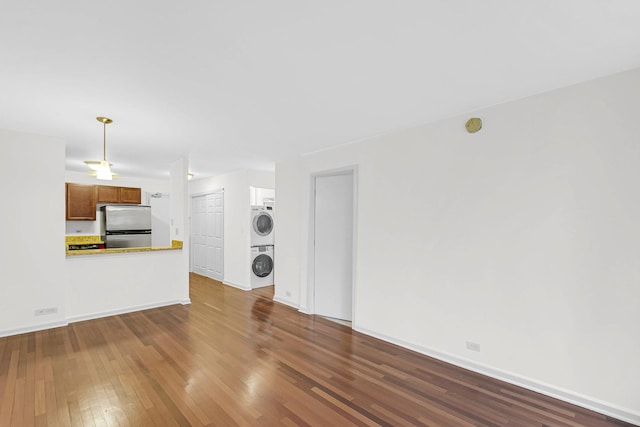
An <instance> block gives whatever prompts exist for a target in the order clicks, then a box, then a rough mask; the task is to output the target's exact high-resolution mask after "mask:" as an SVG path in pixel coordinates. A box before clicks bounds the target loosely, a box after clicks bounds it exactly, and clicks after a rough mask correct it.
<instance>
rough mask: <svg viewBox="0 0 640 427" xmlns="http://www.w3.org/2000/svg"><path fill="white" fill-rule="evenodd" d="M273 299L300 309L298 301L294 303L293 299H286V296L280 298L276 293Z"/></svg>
mask: <svg viewBox="0 0 640 427" xmlns="http://www.w3.org/2000/svg"><path fill="white" fill-rule="evenodd" d="M273 300H274V301H275V302H279V303H280V304H284V305H288V306H289V307H293V308H295V309H298V305H297V304H296V303H294V302H293V301H289V300H286V299H284V298H280V297H279V296H275V295H274V297H273Z"/></svg>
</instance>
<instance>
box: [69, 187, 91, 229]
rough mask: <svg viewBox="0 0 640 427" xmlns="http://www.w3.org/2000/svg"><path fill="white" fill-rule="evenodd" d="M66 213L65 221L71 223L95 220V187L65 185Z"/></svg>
mask: <svg viewBox="0 0 640 427" xmlns="http://www.w3.org/2000/svg"><path fill="white" fill-rule="evenodd" d="M66 187H67V202H66V205H67V213H66V219H67V220H71V221H76V220H84V221H95V220H96V192H95V185H84V184H73V183H70V182H68V183H66Z"/></svg>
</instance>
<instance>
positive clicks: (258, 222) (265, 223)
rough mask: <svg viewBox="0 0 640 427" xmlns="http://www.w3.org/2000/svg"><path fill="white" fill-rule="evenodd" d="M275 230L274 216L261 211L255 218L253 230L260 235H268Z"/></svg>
mask: <svg viewBox="0 0 640 427" xmlns="http://www.w3.org/2000/svg"><path fill="white" fill-rule="evenodd" d="M272 230H273V218H272V217H271V215H269V214H268V213H267V212H260V213H258V214H257V215H256V216H255V217H254V218H253V231H255V232H256V234H257V235H258V236H266V235H268V234H269V233H271V231H272Z"/></svg>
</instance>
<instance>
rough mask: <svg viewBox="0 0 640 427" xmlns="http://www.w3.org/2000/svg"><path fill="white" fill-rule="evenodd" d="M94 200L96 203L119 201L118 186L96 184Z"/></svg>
mask: <svg viewBox="0 0 640 427" xmlns="http://www.w3.org/2000/svg"><path fill="white" fill-rule="evenodd" d="M95 187H96V202H97V203H119V202H120V187H114V186H111V185H96V186H95Z"/></svg>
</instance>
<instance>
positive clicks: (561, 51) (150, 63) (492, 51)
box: [0, 0, 640, 178]
mask: <svg viewBox="0 0 640 427" xmlns="http://www.w3.org/2000/svg"><path fill="white" fill-rule="evenodd" d="M639 22H640V2H638V1H636V0H537V1H531V0H526V1H524V0H487V1H478V0H457V1H453V0H439V1H436V0H416V1H410V0H395V1H392V0H387V1H381V0H315V1H303V0H271V1H264V0H262V1H259V0H252V1H241V0H197V1H196V0H184V1H175V0H172V1H169V0H153V1H151V0H133V1H132V0H126V1H125V0H112V1H109V2H97V1H95V0H59V1H50V0H2V2H1V3H0V100H1V101H0V128H4V129H12V130H18V131H26V132H33V133H38V134H44V135H49V136H55V137H59V138H61V139H64V140H65V141H66V143H67V169H69V170H79V171H84V170H86V167H85V166H84V164H83V161H84V160H100V158H101V155H102V124H100V123H99V122H97V121H96V120H95V117H96V116H100V115H104V116H107V117H110V118H112V119H113V120H114V123H113V124H111V125H109V126H108V127H107V145H108V153H107V157H108V159H109V161H110V162H111V163H113V164H114V168H113V169H114V172H118V173H120V174H122V175H127V176H140V177H147V178H159V177H166V176H168V170H169V164H170V163H171V162H172V161H174V160H176V159H177V158H180V157H186V158H188V160H189V164H190V168H191V170H192V171H193V172H194V173H195V174H196V177H203V176H211V175H216V174H220V173H224V172H228V171H232V170H236V169H241V168H254V169H264V170H273V168H274V163H275V162H276V161H279V160H283V159H287V158H290V157H291V156H294V155H297V154H302V153H308V152H312V151H316V150H320V149H323V148H326V147H330V146H335V145H339V144H343V143H347V142H350V141H354V140H358V139H362V138H365V137H368V136H372V135H376V134H379V133H384V132H389V131H392V130H397V129H401V128H406V127H408V126H412V125H416V124H420V123H426V122H431V121H435V120H438V119H441V118H444V117H448V116H452V115H454V114H459V113H462V112H464V111H469V110H472V109H476V108H479V107H483V106H488V105H492V104H496V103H500V102H504V101H508V100H512V99H517V98H521V97H524V96H528V95H531V94H535V93H540V92H543V91H547V90H550V89H554V88H557V87H561V86H566V85H570V84H573V83H577V82H580V81H585V80H589V79H593V78H596V77H599V76H603V75H607V74H611V73H615V72H618V71H623V70H627V69H631V68H636V67H640V24H639ZM36 154H37V153H34V155H36ZM25 167H28V164H27V163H25Z"/></svg>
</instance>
